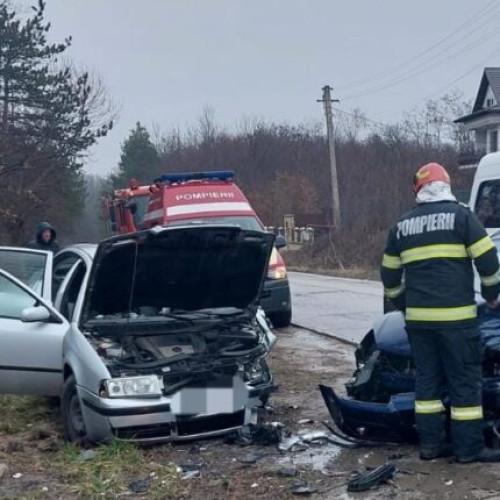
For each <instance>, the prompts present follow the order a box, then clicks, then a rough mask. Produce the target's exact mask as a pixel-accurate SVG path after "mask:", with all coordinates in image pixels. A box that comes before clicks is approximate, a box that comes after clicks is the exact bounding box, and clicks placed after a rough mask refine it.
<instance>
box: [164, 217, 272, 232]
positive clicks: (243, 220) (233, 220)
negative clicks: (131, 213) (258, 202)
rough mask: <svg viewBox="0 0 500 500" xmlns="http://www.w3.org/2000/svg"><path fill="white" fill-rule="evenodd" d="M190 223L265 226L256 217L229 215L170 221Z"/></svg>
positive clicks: (242, 226)
mask: <svg viewBox="0 0 500 500" xmlns="http://www.w3.org/2000/svg"><path fill="white" fill-rule="evenodd" d="M189 224H223V225H230V226H239V227H241V229H245V230H254V231H262V230H263V227H262V225H261V224H260V222H259V221H258V220H257V219H256V218H255V217H244V216H237V215H235V216H228V217H200V218H196V219H189V220H177V221H174V222H169V224H168V225H169V226H186V225H189Z"/></svg>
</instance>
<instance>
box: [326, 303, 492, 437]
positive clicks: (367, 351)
mask: <svg viewBox="0 0 500 500" xmlns="http://www.w3.org/2000/svg"><path fill="white" fill-rule="evenodd" d="M479 325H480V326H479V327H480V331H481V339H482V346H483V408H484V416H485V418H484V425H485V435H486V437H487V441H488V443H489V444H490V445H492V446H498V445H499V444H500V441H499V438H500V433H499V432H498V430H497V427H498V424H499V423H500V311H498V310H491V309H488V308H487V307H485V306H480V307H479ZM355 357H356V370H355V371H354V373H353V375H352V377H351V379H350V380H349V381H348V382H347V384H346V392H347V396H348V398H341V397H339V396H338V395H337V394H336V393H335V391H334V390H333V389H332V388H330V387H327V386H320V391H321V394H322V396H323V399H324V401H325V403H326V406H327V408H328V410H329V413H330V415H331V416H332V418H333V420H334V422H335V424H336V425H337V427H338V428H339V429H340V430H341V431H342V432H343V433H345V434H346V435H347V436H351V437H353V438H356V439H370V440H374V441H391V442H410V443H411V442H416V441H417V439H418V436H417V432H416V426H415V414H414V402H415V396H414V392H413V391H414V386H415V368H414V366H413V362H412V359H411V350H410V344H409V342H408V337H407V334H406V329H405V321H404V317H403V315H402V314H401V313H399V312H393V313H389V314H386V315H385V316H384V317H383V318H381V319H380V320H379V321H378V322H377V323H376V324H375V325H374V328H373V329H372V330H371V331H370V332H369V333H368V334H367V335H366V336H365V338H364V339H363V340H362V342H361V343H360V344H359V345H358V347H357V349H356V353H355ZM443 394H444V403H445V406H448V405H447V396H446V394H445V392H444V389H443Z"/></svg>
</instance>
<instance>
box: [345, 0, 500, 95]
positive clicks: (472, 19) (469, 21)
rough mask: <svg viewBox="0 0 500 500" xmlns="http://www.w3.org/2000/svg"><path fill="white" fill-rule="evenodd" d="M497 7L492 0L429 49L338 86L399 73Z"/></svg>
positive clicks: (353, 84)
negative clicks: (367, 75)
mask: <svg viewBox="0 0 500 500" xmlns="http://www.w3.org/2000/svg"><path fill="white" fill-rule="evenodd" d="M496 9H497V2H496V0H492V1H490V2H489V3H488V4H487V5H486V6H485V7H483V8H482V9H480V10H479V11H478V12H476V14H474V15H473V16H472V17H470V18H467V20H465V21H464V22H463V23H461V24H460V25H459V26H458V27H457V28H455V29H454V30H453V31H452V32H451V33H449V34H448V35H447V36H445V37H444V38H442V39H441V40H439V41H438V42H436V43H434V44H432V45H431V46H430V47H428V48H427V49H425V50H423V51H422V52H420V53H417V54H415V55H414V56H412V57H411V58H409V59H407V60H405V61H403V62H401V63H399V64H396V65H395V66H391V67H389V68H386V69H384V70H381V71H379V72H377V73H375V74H373V75H370V76H369V77H365V78H362V79H359V80H355V81H353V82H351V83H349V84H347V85H343V86H341V87H338V88H339V89H343V88H353V87H354V88H356V87H362V86H364V84H366V83H373V81H374V79H377V77H379V76H384V77H385V76H387V75H391V74H393V73H397V72H398V70H399V69H401V68H405V67H406V66H409V65H410V66H411V65H412V64H414V63H415V62H416V61H417V60H419V59H421V58H422V57H423V56H425V55H426V54H429V53H430V52H432V51H433V50H434V49H436V48H438V47H440V46H441V45H443V44H445V43H446V42H447V41H449V40H451V39H452V38H453V37H455V35H457V34H459V33H460V34H461V35H462V36H463V33H462V29H463V28H465V27H472V26H473V25H474V23H475V22H476V21H477V20H479V19H481V18H482V17H484V16H485V15H487V14H490V13H491V12H493V11H495V10H496ZM490 20H491V19H490ZM488 22H489V21H487V23H488ZM487 23H486V24H487ZM483 26H484V25H480V26H479V27H476V28H474V29H473V31H472V33H470V34H473V33H475V32H476V31H477V30H479V29H482V27H483Z"/></svg>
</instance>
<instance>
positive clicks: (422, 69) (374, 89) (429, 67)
mask: <svg viewBox="0 0 500 500" xmlns="http://www.w3.org/2000/svg"><path fill="white" fill-rule="evenodd" d="M498 34H499V30H498V29H497V28H495V29H494V30H491V31H489V32H487V33H486V34H484V35H483V36H481V37H479V38H478V39H476V40H474V41H473V42H471V43H470V44H468V45H466V46H465V47H461V48H459V49H458V50H456V51H455V52H453V53H451V54H448V55H444V54H442V55H441V58H440V59H437V60H435V61H434V62H431V63H430V64H429V62H430V61H428V62H427V63H425V64H423V65H422V64H420V65H419V66H417V68H415V69H414V70H413V71H412V72H411V73H408V74H406V75H405V76H401V77H399V78H395V79H392V80H390V81H388V82H386V83H385V84H381V85H378V86H375V87H372V88H369V89H367V90H366V91H363V92H358V93H355V94H351V95H347V96H345V97H344V98H343V100H351V99H356V98H357V97H364V96H367V95H371V94H375V93H378V92H382V91H384V90H386V89H388V88H391V87H395V86H397V85H400V84H401V83H404V82H406V81H408V80H410V79H411V78H414V77H415V76H419V75H421V74H424V73H427V72H428V71H430V70H432V69H434V68H435V67H437V66H439V65H441V64H442V63H444V62H447V61H449V60H450V59H452V58H454V57H456V56H458V55H462V54H464V53H465V52H468V51H470V50H473V49H474V48H476V47H478V46H480V45H482V44H483V43H484V42H486V41H489V40H491V39H493V38H494V37H496V36H498ZM443 56H444V57H443Z"/></svg>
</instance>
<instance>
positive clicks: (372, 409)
mask: <svg viewBox="0 0 500 500" xmlns="http://www.w3.org/2000/svg"><path fill="white" fill-rule="evenodd" d="M319 389H320V391H321V395H322V396H323V400H324V401H325V404H326V407H327V408H328V411H329V413H330V415H331V417H332V419H333V421H334V422H335V424H336V425H337V427H338V428H339V429H340V430H341V431H342V432H344V433H345V434H347V435H348V436H352V437H355V438H359V439H370V440H373V441H377V440H384V441H387V440H388V439H390V441H393V442H414V441H416V440H417V433H416V427H415V412H414V407H415V396H414V394H413V393H407V394H397V395H394V396H392V397H391V398H390V400H389V402H388V403H371V402H365V401H357V400H354V399H344V398H340V397H339V396H337V394H335V391H334V390H333V389H332V388H331V387H328V386H325V385H320V386H319Z"/></svg>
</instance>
